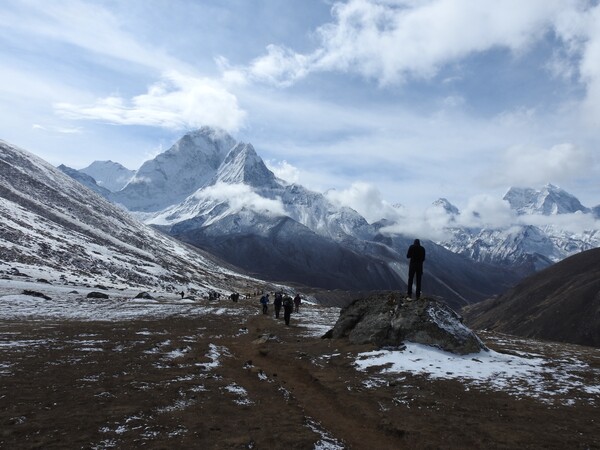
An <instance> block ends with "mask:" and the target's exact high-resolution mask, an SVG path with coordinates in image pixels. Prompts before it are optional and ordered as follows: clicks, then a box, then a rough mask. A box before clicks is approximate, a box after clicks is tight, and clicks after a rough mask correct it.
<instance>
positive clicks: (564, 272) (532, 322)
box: [464, 249, 600, 347]
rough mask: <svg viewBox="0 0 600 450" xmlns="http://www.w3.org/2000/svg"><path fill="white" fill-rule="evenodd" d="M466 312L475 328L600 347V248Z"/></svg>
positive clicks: (584, 253) (557, 264) (535, 276)
mask: <svg viewBox="0 0 600 450" xmlns="http://www.w3.org/2000/svg"><path fill="white" fill-rule="evenodd" d="M464 311H465V317H466V318H467V320H468V322H469V324H471V325H472V326H473V327H477V328H486V329H490V330H495V331H500V332H503V333H509V334H515V335H517V336H524V337H535V338H542V339H548V340H553V341H560V342H569V343H573V344H581V345H590V346H595V347H600V249H592V250H588V251H585V252H582V253H579V254H577V255H574V256H571V257H569V258H567V259H564V260H563V261H561V262H559V263H556V264H555V265H553V266H551V267H549V268H547V269H545V270H543V271H541V272H539V273H537V274H535V275H533V276H531V277H528V278H526V279H524V280H522V281H521V282H520V283H519V284H518V285H516V286H515V287H514V288H512V289H510V290H509V291H507V292H506V293H505V294H503V295H502V296H500V297H498V298H496V299H491V300H486V301H485V302H482V303H479V304H477V305H473V306H469V307H468V308H465V310H464Z"/></svg>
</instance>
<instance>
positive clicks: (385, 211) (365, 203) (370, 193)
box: [325, 182, 401, 223]
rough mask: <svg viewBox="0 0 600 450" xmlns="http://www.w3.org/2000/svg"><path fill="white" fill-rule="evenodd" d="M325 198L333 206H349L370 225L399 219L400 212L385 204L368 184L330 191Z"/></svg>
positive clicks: (357, 183) (359, 183)
mask: <svg viewBox="0 0 600 450" xmlns="http://www.w3.org/2000/svg"><path fill="white" fill-rule="evenodd" d="M325 196H326V197H327V199H328V200H329V201H331V202H332V203H334V204H337V205H341V206H349V207H350V208H352V209H354V210H355V211H357V212H358V213H359V214H360V215H361V216H363V217H364V218H365V219H367V221H368V222H370V223H373V222H376V221H378V220H381V219H388V220H392V221H394V220H398V219H400V218H401V213H400V211H399V210H398V209H397V208H395V207H394V206H392V205H391V204H390V203H388V202H386V201H385V200H384V199H383V198H382V196H381V192H379V190H378V189H377V188H376V187H375V186H373V185H372V184H369V183H364V182H356V183H353V184H352V185H351V186H350V187H349V188H348V189H344V190H340V191H338V190H330V191H328V192H326V194H325Z"/></svg>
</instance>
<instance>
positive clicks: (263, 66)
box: [248, 0, 577, 84]
mask: <svg viewBox="0 0 600 450" xmlns="http://www.w3.org/2000/svg"><path fill="white" fill-rule="evenodd" d="M575 7H576V3H575V2H569V3H567V4H565V2H562V1H558V0H529V1H527V2H521V1H519V0H505V1H503V2H473V1H470V0H436V1H423V2H413V1H396V2H390V1H378V0H349V1H347V2H336V3H335V4H334V5H333V7H332V15H333V21H332V22H330V23H328V24H325V25H323V26H321V27H320V28H319V29H318V30H317V32H316V34H317V36H318V37H319V38H320V46H319V47H318V48H317V49H316V50H314V51H313V52H312V53H310V54H306V55H305V54H300V53H297V52H294V51H292V50H290V49H287V48H284V47H280V46H275V45H270V46H268V48H267V54H266V55H264V56H262V57H260V58H257V59H256V60H254V61H253V62H252V63H251V64H250V67H249V69H248V72H249V73H250V74H253V75H255V76H257V77H259V78H262V79H264V80H266V81H271V82H274V83H276V84H289V83H292V82H294V81H295V80H297V79H298V78H301V77H303V76H305V75H306V74H308V73H310V72H311V71H315V70H327V71H329V70H335V71H343V72H354V73H359V74H360V75H362V76H364V77H367V78H372V79H375V80H377V81H379V82H380V83H382V84H389V83H397V82H402V81H404V80H405V79H407V78H408V77H417V78H423V77H424V78H429V77H431V76H433V75H435V74H436V73H437V72H438V70H439V68H440V67H441V66H443V65H444V64H447V63H449V62H452V61H456V60H459V59H461V58H464V57H466V56H468V55H469V54H472V53H477V52H483V51H486V50H490V49H493V48H496V47H504V48H508V49H510V50H511V51H513V52H516V53H519V52H522V51H524V50H526V49H527V48H528V46H529V45H530V44H531V43H532V42H534V41H536V40H538V39H540V38H541V37H542V36H543V35H544V33H545V32H546V31H547V30H548V29H550V28H551V27H552V25H553V23H554V22H555V21H556V20H557V17H558V16H560V15H561V14H564V13H565V10H567V11H571V10H574V11H577V10H576V9H575Z"/></svg>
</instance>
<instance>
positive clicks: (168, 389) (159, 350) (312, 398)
mask: <svg viewBox="0 0 600 450" xmlns="http://www.w3.org/2000/svg"><path fill="white" fill-rule="evenodd" d="M37 288H39V289H40V290H41V289H42V287H40V286H37ZM19 293H20V292H18V290H17V289H16V288H15V287H13V288H11V289H4V291H3V292H2V295H3V296H0V311H1V313H0V424H1V427H0V430H1V431H0V447H1V448H10V449H21V448H23V449H28V448H44V449H52V448H97V449H100V448H137V447H144V448H165V449H166V448H215V449H221V448H258V449H272V448H288V449H289V448H298V449H341V448H354V449H375V448H376V449H387V448H390V449H391V448H396V449H397V448H457V449H458V448H461V449H464V448H556V449H566V448H569V449H577V448H581V449H584V448H585V449H587V448H600V425H599V421H600V413H599V412H598V411H599V409H598V407H599V406H600V352H599V351H598V350H597V349H592V348H587V347H577V346H565V345H558V344H552V343H543V342H538V341H532V340H524V339H519V340H517V339H513V338H511V337H508V336H501V335H495V334H485V333H484V334H483V335H482V338H483V339H484V341H485V342H486V343H487V344H488V345H489V346H490V347H491V348H494V349H496V350H502V351H504V352H508V353H509V354H508V355H506V354H505V355H502V354H500V353H495V352H494V353H493V354H491V356H486V355H484V354H481V355H480V354H477V355H473V356H472V357H470V358H469V359H462V360H461V359H456V358H454V357H452V356H451V355H448V354H441V353H440V352H438V353H436V354H437V355H438V356H439V357H440V358H442V359H440V360H434V359H431V358H433V357H432V356H431V355H433V354H434V353H427V352H428V350H424V349H420V348H417V347H414V348H413V347H409V348H408V349H407V350H405V351H404V352H403V353H402V352H399V351H393V350H383V351H375V349H373V348H371V347H357V346H349V345H348V344H347V343H346V342H345V341H343V340H333V341H332V340H326V339H321V338H320V336H321V335H322V334H323V332H324V331H326V330H327V329H328V328H329V327H330V326H332V325H333V323H334V322H335V320H336V318H337V315H338V311H339V310H338V309H335V308H325V307H320V306H316V305H303V307H302V308H301V311H300V312H299V313H298V314H294V315H292V323H291V326H290V327H286V326H285V324H284V323H283V320H282V319H279V320H277V319H275V318H274V317H273V316H272V315H271V314H269V315H263V314H262V313H261V312H260V308H259V304H258V298H248V299H242V300H240V302H239V303H233V302H231V301H230V300H223V299H222V300H220V301H212V302H208V301H207V300H195V301H193V300H185V299H184V300H181V299H178V298H176V297H175V296H167V295H165V296H164V297H158V298H157V299H156V300H146V301H143V300H132V299H131V298H130V297H128V296H127V295H126V294H123V293H121V294H120V295H121V296H122V297H120V298H116V297H115V295H116V293H113V292H111V299H110V300H93V301H92V300H88V299H85V298H84V297H83V295H81V294H75V293H70V294H62V295H60V299H59V298H54V297H53V299H52V300H50V301H45V300H43V299H40V298H35V297H26V296H23V295H18V294H19ZM52 295H56V293H54V294H51V296H52ZM421 351H422V352H424V353H423V354H420V353H419V352H421ZM369 352H371V353H369ZM411 352H412V353H411ZM384 354H385V355H386V357H388V358H391V360H392V361H395V362H394V363H392V362H389V361H388V362H379V363H378V362H376V361H375V362H372V363H368V361H369V358H372V357H380V358H381V357H382V355H384ZM428 358H429V359H428ZM485 358H491V359H494V358H495V360H496V363H497V362H498V361H500V360H501V359H502V358H512V359H511V360H510V361H508V359H507V360H506V361H508V364H509V366H510V367H513V368H514V367H516V366H515V364H517V363H518V364H521V365H519V366H518V367H525V368H527V369H526V370H525V369H523V370H525V371H524V372H523V373H520V372H519V371H518V370H516V371H515V372H514V373H513V372H510V373H509V372H505V373H504V375H503V374H502V373H501V372H497V373H491V374H490V376H489V377H487V378H486V376H482V375H481V373H480V374H479V375H476V374H475V372H473V375H472V379H471V376H470V375H469V374H468V371H467V376H465V374H464V373H463V374H458V375H457V374H453V373H452V371H456V370H457V369H458V371H460V367H461V365H462V366H465V365H466V366H468V365H469V364H472V365H477V364H481V365H482V367H483V365H485V364H487V363H486V360H485ZM442 360H443V361H452V364H453V365H454V367H455V368H454V369H452V370H451V369H447V368H445V367H444V366H443V364H445V363H444V362H439V361H442ZM461 361H467V362H465V363H463V362H461ZM503 361H504V360H503ZM506 361H505V362H506ZM409 362H410V364H412V366H410V368H407V367H404V366H402V364H404V363H409ZM396 364H399V366H396ZM419 364H420V365H419ZM490 364H491V363H490ZM469 367H470V366H469ZM486 367H488V366H486ZM489 367H492V366H489ZM386 368H387V369H388V371H386ZM519 370H521V369H519ZM527 371H529V372H527ZM536 377H537V378H536ZM536 380H537V381H536Z"/></svg>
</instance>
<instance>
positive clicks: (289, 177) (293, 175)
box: [265, 160, 300, 183]
mask: <svg viewBox="0 0 600 450" xmlns="http://www.w3.org/2000/svg"><path fill="white" fill-rule="evenodd" d="M265 164H266V165H267V167H268V169H269V170H270V171H271V172H273V173H274V174H275V176H276V177H277V178H280V179H282V180H284V181H287V182H288V183H297V182H298V181H299V180H300V170H299V169H298V168H297V167H295V166H293V165H291V164H290V163H288V162H287V161H285V160H283V161H273V160H267V161H265Z"/></svg>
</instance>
